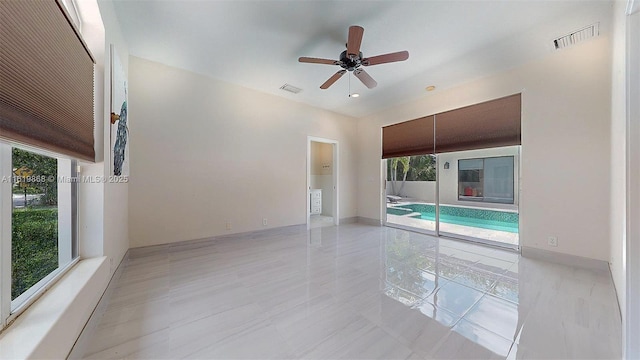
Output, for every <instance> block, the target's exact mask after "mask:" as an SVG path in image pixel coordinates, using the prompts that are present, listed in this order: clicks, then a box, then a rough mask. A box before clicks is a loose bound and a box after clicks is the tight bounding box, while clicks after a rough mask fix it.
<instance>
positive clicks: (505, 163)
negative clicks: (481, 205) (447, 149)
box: [458, 156, 514, 204]
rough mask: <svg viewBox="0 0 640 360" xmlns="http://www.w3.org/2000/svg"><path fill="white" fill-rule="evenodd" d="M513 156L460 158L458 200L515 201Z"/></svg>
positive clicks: (508, 202) (507, 202)
mask: <svg viewBox="0 0 640 360" xmlns="http://www.w3.org/2000/svg"><path fill="white" fill-rule="evenodd" d="M513 161H514V158H513V156H501V157H491V158H482V159H464V160H458V200H464V201H482V202H492V203H504V204H513V203H514V196H513V192H514V190H513V189H514V174H513V171H514V170H513V169H514V166H513Z"/></svg>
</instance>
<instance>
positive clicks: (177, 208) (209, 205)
mask: <svg viewBox="0 0 640 360" xmlns="http://www.w3.org/2000/svg"><path fill="white" fill-rule="evenodd" d="M129 69H130V72H129V80H130V87H129V90H130V92H129V102H130V109H129V115H130V116H131V119H132V121H131V123H130V132H131V142H132V144H133V146H132V150H133V151H132V153H131V182H130V183H129V189H130V192H129V224H130V233H129V234H130V239H131V246H132V247H139V246H145V245H154V244H162V243H170V242H175V241H181V240H190V239H199V238H206V237H211V236H216V235H222V234H228V233H237V232H246V231H253V230H260V229H264V228H265V227H264V226H263V225H262V219H263V218H267V219H268V227H279V226H287V225H295V224H305V223H306V201H307V200H306V196H307V188H306V187H307V185H306V184H307V179H306V176H307V170H306V169H307V167H306V157H307V155H306V149H307V136H316V137H322V138H328V139H334V140H337V141H338V142H339V143H340V147H339V151H340V154H339V156H340V162H339V166H340V169H339V174H340V178H339V180H338V181H339V188H340V189H341V190H340V204H339V205H340V216H341V217H353V216H355V215H356V196H357V195H356V187H355V185H356V182H355V179H356V177H357V172H356V161H355V156H356V154H355V138H356V128H357V125H356V121H355V120H354V119H352V118H349V117H346V116H342V115H338V114H335V113H332V112H329V111H326V110H321V109H316V108H313V107H310V106H308V105H304V104H301V103H297V102H293V101H290V100H286V99H283V98H281V97H276V96H273V95H267V94H263V93H259V92H256V91H253V90H249V89H247V88H244V87H240V86H236V85H232V84H228V83H224V82H221V81H217V80H214V79H211V78H207V77H204V76H202V75H199V74H195V73H191V72H188V71H184V70H180V69H176V68H172V67H168V66H165V65H162V64H158V63H154V62H151V61H147V60H144V59H140V58H136V57H130V59H129ZM227 222H229V223H230V225H231V230H226V223H227Z"/></svg>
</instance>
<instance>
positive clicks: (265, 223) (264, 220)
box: [262, 218, 267, 226]
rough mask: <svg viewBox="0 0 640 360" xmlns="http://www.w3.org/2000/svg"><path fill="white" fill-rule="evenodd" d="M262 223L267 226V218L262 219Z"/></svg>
mask: <svg viewBox="0 0 640 360" xmlns="http://www.w3.org/2000/svg"><path fill="white" fill-rule="evenodd" d="M262 225H263V226H267V218H263V219H262Z"/></svg>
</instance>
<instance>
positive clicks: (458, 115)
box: [382, 94, 521, 159]
mask: <svg viewBox="0 0 640 360" xmlns="http://www.w3.org/2000/svg"><path fill="white" fill-rule="evenodd" d="M520 113H521V96H520V94H516V95H511V96H507V97H504V98H500V99H496V100H491V101H487V102H484V103H480V104H475V105H471V106H467V107H463V108H459V109H455V110H451V111H447V112H443V113H439V114H435V115H430V116H426V117H423V118H419V119H415V120H410V121H405V122H402V123H399V124H394V125H390V126H385V127H383V128H382V158H383V159H387V158H392V157H398V156H409V155H421V154H431V153H433V152H434V151H435V153H443V152H452V151H461V150H474V149H484V148H492V147H500V146H511V145H520V143H521V141H520V117H521V115H520ZM434 118H435V120H434ZM434 121H435V132H434ZM434 133H435V141H434ZM434 149H435V150H434Z"/></svg>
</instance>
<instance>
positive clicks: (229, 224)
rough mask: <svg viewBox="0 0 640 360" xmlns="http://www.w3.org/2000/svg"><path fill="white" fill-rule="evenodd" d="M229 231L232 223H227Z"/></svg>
mask: <svg viewBox="0 0 640 360" xmlns="http://www.w3.org/2000/svg"><path fill="white" fill-rule="evenodd" d="M226 226H227V230H231V223H230V222H228V221H227V225H226Z"/></svg>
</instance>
